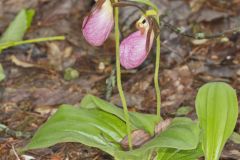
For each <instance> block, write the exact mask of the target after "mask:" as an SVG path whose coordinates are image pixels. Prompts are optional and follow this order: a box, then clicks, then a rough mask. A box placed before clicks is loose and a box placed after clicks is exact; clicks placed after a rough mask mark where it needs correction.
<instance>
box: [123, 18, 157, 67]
mask: <svg viewBox="0 0 240 160" xmlns="http://www.w3.org/2000/svg"><path fill="white" fill-rule="evenodd" d="M136 26H137V28H138V31H136V32H134V33H132V34H130V35H129V36H128V37H127V38H125V39H124V40H123V41H122V42H121V45H120V62H121V65H122V66H123V67H124V68H126V69H133V68H136V67H138V66H140V65H141V64H142V63H143V61H144V60H145V59H146V58H147V56H148V53H149V52H150V49H151V47H152V43H153V39H154V32H153V30H151V31H150V34H149V36H150V37H149V38H148V33H149V32H148V31H149V28H150V27H151V26H150V24H149V22H148V20H147V19H146V17H141V18H140V19H139V20H138V21H137V23H136ZM148 40H149V42H148Z"/></svg>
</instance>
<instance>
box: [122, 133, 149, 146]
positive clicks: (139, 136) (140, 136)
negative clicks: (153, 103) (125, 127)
mask: <svg viewBox="0 0 240 160" xmlns="http://www.w3.org/2000/svg"><path fill="white" fill-rule="evenodd" d="M131 136H132V145H133V148H134V149H135V148H139V147H141V146H142V145H143V144H144V143H146V142H147V141H149V140H150V139H151V136H150V134H148V133H147V132H146V131H144V130H142V129H137V130H134V131H132V133H131ZM120 144H121V146H122V148H123V149H124V150H129V145H128V136H125V137H124V138H123V140H122V141H121V142H120Z"/></svg>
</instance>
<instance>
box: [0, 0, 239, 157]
mask: <svg viewBox="0 0 240 160" xmlns="http://www.w3.org/2000/svg"><path fill="white" fill-rule="evenodd" d="M153 2H155V3H156V4H157V5H158V6H159V8H160V11H161V13H162V14H166V16H165V17H164V20H165V21H167V22H169V23H170V24H172V25H173V26H176V27H180V26H182V28H183V29H184V30H185V31H186V32H191V31H194V32H200V31H201V32H205V33H208V34H212V33H218V32H223V31H226V30H229V29H231V28H235V27H237V26H240V0H231V1H229V0H221V1H219V0H208V1H207V0H178V1H167V0H153ZM92 5H93V0H91V1H86V0H1V1H0V33H3V32H4V30H5V29H6V27H7V26H8V24H9V23H10V22H11V21H12V20H13V18H14V17H15V15H16V14H17V13H18V11H20V10H21V9H23V8H34V9H35V10H36V16H35V17H34V21H33V24H32V26H31V28H30V29H29V31H28V33H27V35H26V36H25V39H30V38H39V37H46V36H55V35H65V36H66V40H65V41H61V42H55V41H54V42H47V43H39V44H34V45H24V46H19V47H14V48H11V49H8V50H5V51H4V52H3V53H2V54H1V55H0V63H1V64H2V65H3V67H4V70H5V74H6V79H5V80H4V81H3V82H1V83H0V124H3V125H5V126H7V127H8V128H9V130H8V131H6V130H5V132H3V131H2V132H1V130H0V160H15V159H17V158H16V154H14V150H15V149H17V148H19V147H23V146H24V145H26V144H27V143H28V142H29V140H30V137H31V135H33V134H34V132H35V131H36V130H37V129H38V128H39V126H40V125H41V124H43V123H44V122H45V121H46V120H47V119H48V117H49V116H50V115H52V114H53V113H54V112H55V111H56V110H57V108H58V106H59V105H60V104H73V105H75V104H78V103H79V102H80V101H81V99H82V98H83V97H84V95H86V94H87V93H90V94H93V95H96V96H98V97H101V98H104V99H105V98H106V95H107V91H108V89H107V85H106V80H107V79H108V78H109V77H110V75H111V72H112V70H113V68H114V66H115V47H114V34H113V33H112V35H111V36H110V37H109V39H108V40H107V41H106V43H105V44H104V45H103V46H102V47H99V48H96V47H92V46H90V45H89V44H87V42H86V41H85V40H84V38H83V36H82V33H81V26H82V21H83V17H84V16H85V15H86V14H87V13H88V11H89V10H90V8H91V6H92ZM129 15H130V16H129ZM139 16H140V15H139V12H137V11H136V9H135V8H125V9H121V20H120V26H121V27H120V28H121V33H122V36H123V37H125V36H127V35H128V34H129V33H131V32H133V31H134V30H135V27H134V23H135V21H136V20H137V18H138V17H139ZM161 46H162V47H161V67H160V75H159V80H160V86H161V97H162V116H163V117H164V118H166V117H175V116H188V117H190V118H192V119H196V113H195V109H194V106H195V105H194V103H195V102H194V101H195V96H196V93H197V89H198V88H199V87H200V86H202V85H203V84H205V83H207V82H211V81H224V82H227V83H229V84H231V85H232V87H233V88H235V89H236V90H237V94H238V99H239V100H240V33H230V34H228V35H227V37H225V38H215V39H209V40H195V39H192V38H188V37H185V36H181V35H179V34H176V33H174V32H173V31H171V30H170V29H169V28H168V27H164V26H162V28H161ZM12 55H14V56H15V57H16V58H17V59H18V60H19V61H22V62H26V63H32V64H37V66H42V67H34V66H33V67H30V68H26V67H25V66H24V65H21V64H15V63H13V62H12V61H11V60H12V59H11V57H12ZM154 64H155V52H154V49H152V52H151V54H150V56H149V57H148V59H147V60H146V61H145V62H144V64H143V65H141V66H140V67H139V68H137V69H136V70H131V71H126V70H123V72H122V76H123V78H122V80H123V88H124V91H125V94H126V97H127V103H128V106H129V108H130V109H131V110H132V111H138V112H144V113H155V112H156V108H155V106H156V99H155V91H154V84H153V76H154ZM68 67H72V68H74V69H76V70H78V72H79V74H80V76H79V78H77V79H75V80H72V81H66V80H64V76H63V73H64V70H65V69H66V68H68ZM107 99H108V100H109V101H111V102H112V103H115V104H117V105H119V106H121V103H120V99H119V96H118V92H117V89H116V88H113V92H112V94H110V96H109V95H108V96H107ZM180 108H184V109H186V110H187V111H186V112H185V113H180V111H179V109H180ZM15 131H19V132H15ZM235 132H237V133H240V119H238V123H237V125H236V128H235ZM25 155H30V156H33V157H35V158H36V159H38V160H40V159H41V160H47V159H49V160H61V159H67V158H68V159H69V160H77V159H78V160H111V159H112V157H111V156H109V155H107V154H106V153H103V152H101V151H100V150H97V149H94V148H90V147H87V146H84V145H82V144H77V143H63V144H58V145H55V146H53V147H50V148H47V149H41V150H33V151H29V152H26V153H25ZM19 156H20V155H19ZM222 159H223V160H239V159H240V144H239V142H236V141H232V140H229V141H228V143H227V145H226V146H225V149H224V151H223V154H222Z"/></svg>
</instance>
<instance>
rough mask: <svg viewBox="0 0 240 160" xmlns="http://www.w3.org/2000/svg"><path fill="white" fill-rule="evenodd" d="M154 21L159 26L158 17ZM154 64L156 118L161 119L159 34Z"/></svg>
mask: <svg viewBox="0 0 240 160" xmlns="http://www.w3.org/2000/svg"><path fill="white" fill-rule="evenodd" d="M156 20H157V23H158V25H160V20H159V17H158V16H156ZM156 45H157V47H156V64H155V74H154V86H155V91H156V99H157V117H158V118H159V120H160V118H161V94H160V87H159V80H158V78H159V76H158V75H159V67H160V55H161V51H160V49H161V43H160V34H159V36H158V37H157V40H156Z"/></svg>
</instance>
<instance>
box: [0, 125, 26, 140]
mask: <svg viewBox="0 0 240 160" xmlns="http://www.w3.org/2000/svg"><path fill="white" fill-rule="evenodd" d="M0 132H4V133H6V134H7V135H10V136H13V137H16V138H29V137H31V134H30V133H29V132H21V131H14V130H12V129H10V128H8V127H7V126H5V125H3V124H1V123H0Z"/></svg>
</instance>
